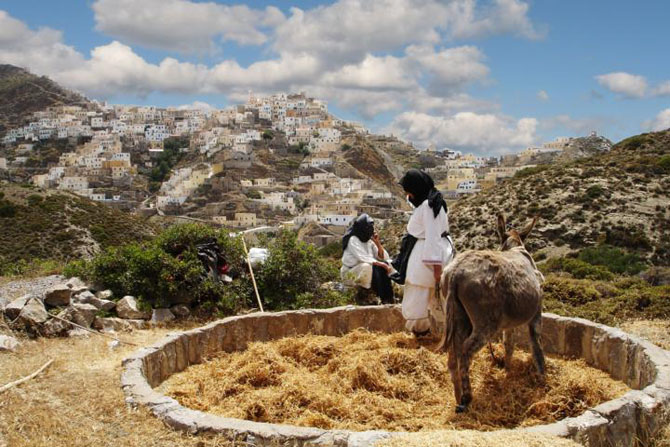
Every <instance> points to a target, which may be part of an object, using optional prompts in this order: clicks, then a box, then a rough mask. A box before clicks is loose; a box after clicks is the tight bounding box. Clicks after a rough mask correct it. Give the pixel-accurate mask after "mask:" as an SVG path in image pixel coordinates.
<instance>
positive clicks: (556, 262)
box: [542, 258, 614, 281]
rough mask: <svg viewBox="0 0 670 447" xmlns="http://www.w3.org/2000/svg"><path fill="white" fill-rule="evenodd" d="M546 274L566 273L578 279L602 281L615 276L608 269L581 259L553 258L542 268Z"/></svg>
mask: <svg viewBox="0 0 670 447" xmlns="http://www.w3.org/2000/svg"><path fill="white" fill-rule="evenodd" d="M542 269H543V270H544V271H545V272H566V273H570V274H571V275H572V277H573V278H577V279H596V280H597V279H601V280H605V281H608V280H611V279H613V278H614V275H613V274H612V273H611V272H610V271H608V270H607V269H605V268H603V267H601V266H597V265H591V264H589V263H587V262H585V261H583V260H581V259H574V258H552V259H550V260H548V261H547V262H546V264H544V265H543V266H542Z"/></svg>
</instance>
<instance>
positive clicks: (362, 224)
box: [342, 213, 375, 251]
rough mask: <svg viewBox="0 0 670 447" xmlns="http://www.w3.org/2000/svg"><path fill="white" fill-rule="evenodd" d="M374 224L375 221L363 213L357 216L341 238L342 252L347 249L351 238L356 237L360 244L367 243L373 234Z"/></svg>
mask: <svg viewBox="0 0 670 447" xmlns="http://www.w3.org/2000/svg"><path fill="white" fill-rule="evenodd" d="M374 223H375V221H374V220H372V218H371V217H370V216H368V215H367V214H365V213H363V214H361V215H360V216H358V217H357V218H356V220H354V222H353V223H352V224H351V226H350V227H349V229H348V230H347V232H346V233H344V237H342V251H344V250H346V249H347V245H349V239H351V236H356V237H357V238H358V239H360V241H361V242H367V241H369V240H370V238H371V237H372V235H373V234H374V232H375V227H374Z"/></svg>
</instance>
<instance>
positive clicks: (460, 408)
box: [456, 404, 468, 413]
mask: <svg viewBox="0 0 670 447" xmlns="http://www.w3.org/2000/svg"><path fill="white" fill-rule="evenodd" d="M466 411H468V406H467V405H463V404H461V405H456V413H465V412H466Z"/></svg>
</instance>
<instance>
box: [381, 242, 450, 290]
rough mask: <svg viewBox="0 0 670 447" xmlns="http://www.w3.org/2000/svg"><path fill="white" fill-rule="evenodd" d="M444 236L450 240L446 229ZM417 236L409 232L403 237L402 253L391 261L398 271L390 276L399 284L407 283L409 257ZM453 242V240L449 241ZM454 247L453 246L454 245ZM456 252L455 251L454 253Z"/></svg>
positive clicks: (401, 243)
mask: <svg viewBox="0 0 670 447" xmlns="http://www.w3.org/2000/svg"><path fill="white" fill-rule="evenodd" d="M441 236H442V237H443V238H445V239H447V240H449V233H447V232H446V231H445V232H444V233H442V235H441ZM416 241H418V239H417V238H415V237H414V236H412V235H411V234H409V233H407V234H405V235H404V236H403V237H402V241H401V242H400V253H398V256H396V258H395V259H394V260H393V261H391V265H392V266H393V268H394V269H396V273H394V274H393V275H391V276H390V278H391V279H392V280H393V281H395V282H397V283H398V284H405V277H406V276H407V265H408V264H409V257H410V255H411V254H412V250H414V245H416ZM449 242H450V243H451V241H449ZM452 249H453V246H452ZM454 254H455V253H454Z"/></svg>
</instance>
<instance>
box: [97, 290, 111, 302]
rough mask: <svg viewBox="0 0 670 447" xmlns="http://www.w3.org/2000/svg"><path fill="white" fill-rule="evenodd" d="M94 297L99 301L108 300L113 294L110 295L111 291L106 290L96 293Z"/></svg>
mask: <svg viewBox="0 0 670 447" xmlns="http://www.w3.org/2000/svg"><path fill="white" fill-rule="evenodd" d="M95 296H96V297H98V298H100V299H101V300H109V299H111V298H112V297H113V296H114V294H113V293H112V291H111V290H109V289H107V290H101V291H99V292H96V293H95Z"/></svg>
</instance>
